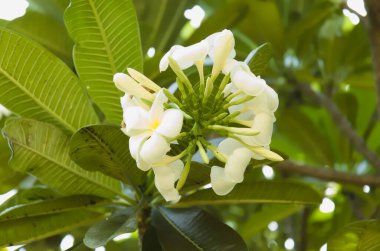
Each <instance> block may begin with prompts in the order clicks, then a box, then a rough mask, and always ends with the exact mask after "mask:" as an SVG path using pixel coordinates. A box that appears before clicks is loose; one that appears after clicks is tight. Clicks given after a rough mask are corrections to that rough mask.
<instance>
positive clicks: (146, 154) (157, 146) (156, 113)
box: [122, 91, 183, 171]
mask: <svg viewBox="0 0 380 251" xmlns="http://www.w3.org/2000/svg"><path fill="white" fill-rule="evenodd" d="M165 102H167V98H166V96H165V95H164V94H163V92H162V91H160V92H159V93H157V95H156V98H155V100H154V102H153V104H152V107H151V108H150V110H145V109H144V108H142V107H140V106H133V105H132V106H127V107H126V109H124V115H123V119H124V123H125V128H122V130H123V132H124V133H125V134H127V135H128V136H130V139H129V146H130V152H131V155H132V157H133V158H135V159H136V162H137V165H138V167H139V168H140V169H141V170H143V171H147V170H149V169H150V168H151V166H152V164H154V163H157V162H159V161H160V160H162V158H163V157H164V156H165V154H166V153H167V152H168V151H169V150H170V142H169V140H170V139H171V138H174V137H176V136H178V134H179V133H180V132H181V129H182V124H183V113H182V112H181V111H180V110H178V109H167V110H165V109H164V103H165Z"/></svg>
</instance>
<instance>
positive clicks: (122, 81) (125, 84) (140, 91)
mask: <svg viewBox="0 0 380 251" xmlns="http://www.w3.org/2000/svg"><path fill="white" fill-rule="evenodd" d="M113 82H114V83H115V85H116V87H117V88H118V89H119V90H121V91H122V92H125V93H128V94H130V95H133V96H136V97H139V98H144V99H146V100H153V99H154V96H153V95H152V93H150V92H148V91H147V90H145V89H144V87H142V86H141V85H139V84H138V83H137V82H136V81H135V80H133V78H131V77H130V76H128V75H127V74H124V73H116V74H115V75H114V76H113Z"/></svg>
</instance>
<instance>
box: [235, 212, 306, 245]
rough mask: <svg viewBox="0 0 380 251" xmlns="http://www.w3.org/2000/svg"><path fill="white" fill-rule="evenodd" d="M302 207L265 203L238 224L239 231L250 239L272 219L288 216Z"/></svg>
mask: <svg viewBox="0 0 380 251" xmlns="http://www.w3.org/2000/svg"><path fill="white" fill-rule="evenodd" d="M301 209H302V206H300V205H267V206H266V207H264V208H263V209H262V210H261V211H258V212H254V213H252V214H251V215H250V216H249V218H248V219H247V220H246V221H245V222H243V223H242V224H241V225H239V228H238V230H239V233H240V234H241V236H242V237H243V238H244V239H247V240H248V239H250V238H251V237H252V236H254V235H255V234H257V233H258V232H259V231H260V230H262V229H263V228H265V227H267V226H268V224H269V223H270V222H272V221H278V220H281V219H283V218H286V217H288V216H289V215H291V214H294V213H296V212H298V211H300V210H301Z"/></svg>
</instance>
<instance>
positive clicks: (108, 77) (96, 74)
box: [65, 0, 142, 123]
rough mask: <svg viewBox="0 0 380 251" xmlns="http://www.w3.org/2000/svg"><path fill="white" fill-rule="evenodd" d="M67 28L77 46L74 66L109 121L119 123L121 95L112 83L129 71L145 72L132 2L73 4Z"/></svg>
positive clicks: (85, 0)
mask: <svg viewBox="0 0 380 251" xmlns="http://www.w3.org/2000/svg"><path fill="white" fill-rule="evenodd" d="M65 23H66V27H67V29H68V31H69V33H70V35H71V37H72V38H73V40H74V42H75V48H74V64H75V67H76V70H77V73H78V75H79V77H80V79H81V80H82V81H83V82H84V84H85V85H86V87H87V88H88V91H89V93H90V95H91V96H92V98H93V99H94V101H95V102H96V103H97V104H98V106H99V107H100V108H101V110H102V111H103V112H104V113H105V115H106V120H107V121H110V122H115V123H120V121H121V120H122V112H121V107H120V100H119V96H120V94H121V93H120V91H118V90H117V89H116V88H115V86H114V84H113V82H112V79H113V75H114V74H115V73H116V72H123V71H126V69H127V67H131V68H134V69H136V70H139V71H141V70H142V52H141V44H140V34H139V28H138V23H137V18H136V13H135V9H134V7H133V4H132V1H131V0H71V5H70V6H69V8H68V9H67V10H66V12H65Z"/></svg>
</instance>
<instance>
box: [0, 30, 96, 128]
mask: <svg viewBox="0 0 380 251" xmlns="http://www.w3.org/2000/svg"><path fill="white" fill-rule="evenodd" d="M0 55H2V57H1V61H0V92H1V93H2V95H1V96H0V102H1V103H2V104H3V105H4V106H6V107H8V109H10V110H12V111H13V112H15V113H17V114H19V115H21V116H24V117H27V118H35V119H38V120H40V121H46V122H50V123H53V124H55V125H58V126H60V127H61V128H64V129H65V130H66V131H67V132H74V131H76V129H79V128H80V127H81V126H84V125H86V124H91V123H96V122H97V117H96V114H95V112H94V110H93V108H92V107H91V103H90V101H89V99H88V97H87V95H86V93H85V91H84V89H83V87H82V86H81V84H80V82H79V81H78V78H77V77H76V76H75V75H74V73H73V72H72V71H71V70H70V69H69V68H68V67H67V66H66V65H65V64H64V63H63V62H61V61H60V60H58V59H57V58H56V57H55V56H54V55H52V54H51V53H49V52H48V51H46V50H45V49H44V48H42V47H41V46H40V45H38V44H36V43H35V42H32V41H30V40H28V39H26V38H24V37H22V36H19V35H17V34H16V33H14V32H11V31H8V30H6V29H3V28H1V27H0Z"/></svg>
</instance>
